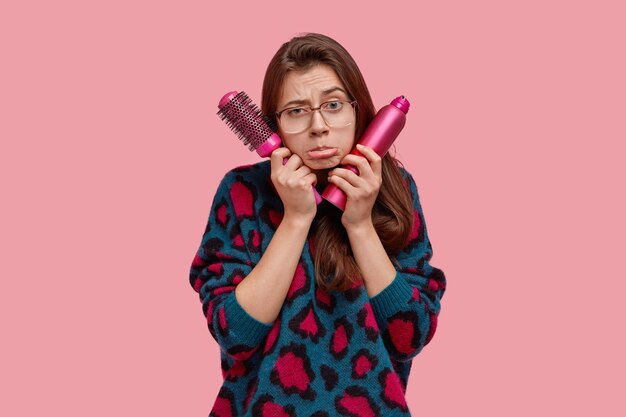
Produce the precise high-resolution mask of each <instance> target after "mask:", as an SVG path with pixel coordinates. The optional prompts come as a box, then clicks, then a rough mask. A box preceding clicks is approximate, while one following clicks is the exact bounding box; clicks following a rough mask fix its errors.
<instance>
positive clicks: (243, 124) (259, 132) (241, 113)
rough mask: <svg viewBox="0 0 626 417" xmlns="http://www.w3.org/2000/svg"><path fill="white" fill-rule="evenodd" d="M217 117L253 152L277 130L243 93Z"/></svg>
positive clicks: (225, 106) (234, 98) (233, 99)
mask: <svg viewBox="0 0 626 417" xmlns="http://www.w3.org/2000/svg"><path fill="white" fill-rule="evenodd" d="M217 115H218V116H219V117H220V118H221V119H222V120H224V121H225V122H226V124H227V125H228V127H230V128H231V130H232V131H233V132H235V134H237V136H238V137H239V139H240V140H241V141H242V142H243V144H244V145H248V148H249V149H250V150H251V151H255V150H257V148H258V147H259V146H261V145H262V144H263V142H265V141H266V140H267V139H268V138H269V137H270V136H272V134H273V133H274V130H275V129H274V125H273V123H272V122H271V121H270V119H269V118H268V117H267V116H265V115H264V114H263V113H262V112H261V110H260V109H259V108H258V107H257V105H256V104H254V103H253V102H252V100H251V99H250V97H248V95H247V94H246V93H245V92H243V91H241V92H239V93H238V94H237V95H236V96H235V97H233V98H232V99H231V100H230V101H229V102H228V103H226V104H225V105H224V106H223V107H222V108H221V109H220V111H218V112H217Z"/></svg>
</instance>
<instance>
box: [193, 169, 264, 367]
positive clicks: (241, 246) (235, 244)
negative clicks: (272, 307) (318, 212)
mask: <svg viewBox="0 0 626 417" xmlns="http://www.w3.org/2000/svg"><path fill="white" fill-rule="evenodd" d="M238 185H239V184H237V180H236V179H233V178H232V175H228V174H227V175H226V176H225V177H224V179H223V180H222V182H221V183H220V185H219V187H218V190H217V192H216V194H215V197H214V199H213V204H212V207H211V212H210V215H209V219H208V222H207V226H206V229H205V232H204V234H203V236H202V241H201V244H200V248H199V249H198V251H197V253H196V256H195V257H194V259H193V262H192V265H191V271H190V274H189V282H190V284H191V286H192V287H193V289H194V290H195V291H197V292H198V293H199V295H200V301H201V302H202V311H203V313H204V315H205V317H206V319H207V323H208V327H209V332H210V333H211V335H212V336H213V338H214V339H215V340H216V341H217V343H218V345H219V346H220V349H221V350H222V351H223V352H225V353H226V354H228V355H230V356H232V357H234V358H235V359H247V358H248V357H250V356H251V355H252V354H253V353H254V352H255V351H256V350H257V349H258V347H259V344H260V343H261V341H262V340H263V339H264V338H265V336H266V335H267V333H268V332H269V330H270V329H271V328H272V324H266V323H262V322H260V321H258V320H256V319H255V318H254V317H252V316H250V315H249V314H248V313H247V312H246V311H245V310H244V309H243V308H242V307H241V305H240V304H239V302H238V301H237V298H236V297H235V288H236V287H237V284H239V283H240V282H241V281H242V280H243V279H245V277H246V276H247V275H248V274H249V273H250V271H251V270H252V268H253V267H254V264H253V261H252V260H251V257H250V254H249V252H248V249H247V245H246V243H245V242H246V237H245V236H244V234H243V233H242V228H241V226H240V222H239V219H238V216H237V213H236V212H235V207H234V206H235V205H234V204H233V201H232V198H231V196H233V195H236V190H235V191H234V189H235V188H237V186H238ZM233 191H234V192H233Z"/></svg>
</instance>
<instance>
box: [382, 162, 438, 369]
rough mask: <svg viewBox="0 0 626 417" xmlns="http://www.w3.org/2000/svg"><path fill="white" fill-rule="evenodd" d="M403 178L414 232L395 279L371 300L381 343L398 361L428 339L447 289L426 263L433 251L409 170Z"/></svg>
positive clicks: (412, 354)
mask: <svg viewBox="0 0 626 417" xmlns="http://www.w3.org/2000/svg"><path fill="white" fill-rule="evenodd" d="M406 180H407V182H408V186H409V188H410V190H411V194H412V196H413V208H414V211H413V217H414V224H413V231H412V233H411V235H410V237H409V239H408V243H407V245H406V246H405V248H404V249H403V250H401V251H400V253H399V254H398V255H397V256H396V261H397V262H396V265H395V266H396V276H395V278H394V280H393V281H392V282H391V284H389V285H388V286H387V287H386V288H385V289H383V290H382V291H381V292H380V293H378V294H376V295H375V296H374V297H372V298H371V299H370V303H371V305H372V310H373V312H374V316H375V318H376V322H377V323H378V326H379V330H380V333H381V336H382V339H383V342H384V344H385V346H386V348H387V350H388V352H389V354H390V357H391V358H392V359H395V360H397V361H410V360H412V359H413V358H414V357H415V356H416V355H417V354H418V353H419V352H420V351H421V350H422V348H423V347H424V346H425V345H426V344H428V343H429V342H430V340H431V339H432V337H433V335H434V333H435V329H436V328H437V316H438V314H439V311H440V300H441V297H442V296H443V293H444V291H445V288H446V279H445V276H444V273H443V271H441V270H440V269H438V268H435V267H433V266H431V265H430V264H429V261H430V259H431V257H432V254H433V252H432V246H431V244H430V241H429V240H428V234H427V232H426V224H425V223H424V214H423V212H422V208H421V205H420V202H419V196H418V193H417V186H416V185H415V181H414V180H413V178H412V177H411V175H410V174H408V173H407V177H406Z"/></svg>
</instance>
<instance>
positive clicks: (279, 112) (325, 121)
mask: <svg viewBox="0 0 626 417" xmlns="http://www.w3.org/2000/svg"><path fill="white" fill-rule="evenodd" d="M337 101H339V102H341V103H348V104H350V106H351V107H352V110H353V111H354V110H356V106H357V104H358V103H357V101H356V100H352V101H349V100H328V101H325V102H323V103H321V104H320V105H319V107H311V106H293V107H287V108H286V109H282V110H281V111H278V112H276V113H274V114H275V115H276V121H277V122H278V124H280V116H281V115H282V114H283V113H284V112H286V111H287V110H293V109H297V108H299V107H302V108H305V109H306V108H307V107H308V108H309V112H310V113H311V116H310V117H311V119H310V120H309V127H310V126H311V125H310V123H311V122H312V121H313V112H315V111H317V110H319V111H320V116H322V120H323V121H324V124H326V126H328V127H333V126H331V125H329V124H328V121H327V120H326V118H325V117H324V113H323V112H322V106H324V104H328V103H333V102H337ZM354 115H355V119H356V113H354ZM346 126H350V123H349V124H347V125H346ZM339 127H345V126H339ZM307 129H308V127H306V128H304V129H302V130H299V131H297V132H285V133H302V132H304V131H305V130H307Z"/></svg>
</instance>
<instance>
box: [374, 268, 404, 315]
mask: <svg viewBox="0 0 626 417" xmlns="http://www.w3.org/2000/svg"><path fill="white" fill-rule="evenodd" d="M412 296H413V288H412V287H411V286H410V285H409V283H408V282H407V281H406V279H404V277H402V275H400V274H399V273H398V272H397V271H396V276H395V278H394V280H393V281H392V282H391V284H389V285H388V286H387V287H386V288H385V289H384V290H382V291H381V292H379V293H378V294H376V295H375V296H374V297H372V298H370V304H371V305H372V310H373V311H374V315H375V316H376V317H379V318H384V319H386V318H388V317H391V315H392V314H394V313H397V312H398V311H400V310H403V309H405V307H406V304H407V303H408V302H409V300H410V299H411V297H412Z"/></svg>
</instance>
